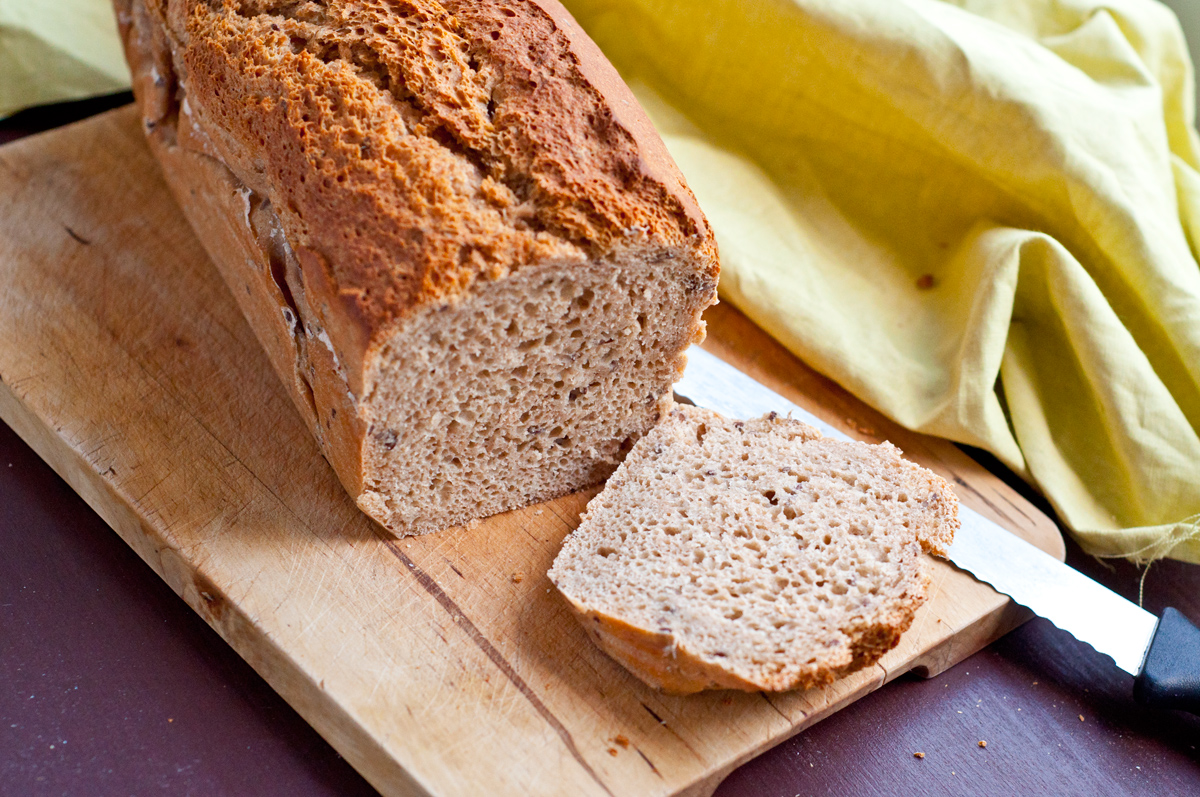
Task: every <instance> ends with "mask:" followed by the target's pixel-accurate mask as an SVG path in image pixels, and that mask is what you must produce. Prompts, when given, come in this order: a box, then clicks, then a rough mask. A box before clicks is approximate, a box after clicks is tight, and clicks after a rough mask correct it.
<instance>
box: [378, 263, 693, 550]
mask: <svg viewBox="0 0 1200 797" xmlns="http://www.w3.org/2000/svg"><path fill="white" fill-rule="evenodd" d="M713 287H714V286H713V284H712V283H711V282H709V281H704V280H699V279H697V278H696V277H695V273H694V266H693V265H692V264H691V263H688V262H687V261H686V260H685V259H683V258H681V259H680V261H679V262H677V263H674V264H673V263H671V262H664V263H662V264H659V265H658V266H656V267H654V268H650V267H648V266H647V264H645V263H638V262H634V263H630V264H628V265H620V264H613V263H590V264H586V265H581V264H579V263H566V264H561V265H550V266H541V267H529V268H526V269H523V270H522V271H520V272H518V273H516V274H514V275H512V276H510V277H508V278H507V279H505V280H503V281H501V282H499V283H493V284H492V285H491V286H489V287H488V289H487V290H486V291H479V292H476V293H475V294H474V295H472V296H470V297H469V298H467V299H464V300H461V301H458V302H453V303H449V304H446V305H444V306H441V307H438V308H431V309H429V310H426V311H423V312H421V313H418V314H416V315H414V317H413V319H412V321H411V322H410V323H408V324H406V325H405V326H404V327H402V328H401V329H400V330H398V331H397V333H396V335H395V336H394V337H393V339H392V342H391V343H390V344H388V345H387V346H385V347H383V348H382V350H381V351H380V352H379V353H378V354H377V356H375V358H374V359H373V365H372V370H371V376H370V379H369V387H368V391H367V394H366V396H365V397H364V400H363V402H362V405H361V406H363V407H364V411H365V414H366V416H367V423H368V429H369V431H368V433H367V435H366V437H365V438H364V441H363V451H364V454H363V473H364V479H363V492H362V494H361V496H360V498H359V505H360V506H362V507H363V508H364V509H365V510H366V511H367V512H368V514H370V515H371V516H372V517H374V518H375V519H376V520H378V521H379V522H380V523H381V524H383V525H384V526H386V527H387V528H389V529H391V530H392V531H394V532H395V533H398V534H401V535H404V534H420V533H425V532H430V531H437V530H439V529H442V528H447V527H450V526H455V525H461V524H462V523H465V522H467V521H469V520H471V519H474V518H479V517H485V516H488V515H493V514H496V513H498V512H503V511H506V510H509V509H514V508H516V507H521V506H526V505H528V504H531V503H536V502H539V501H545V500H549V499H551V498H555V497H557V496H560V495H565V494H567V493H569V492H573V491H575V490H578V489H580V488H582V487H586V486H589V485H592V484H597V483H599V482H601V481H603V480H604V479H605V478H607V477H608V476H609V475H610V474H611V473H612V472H613V471H614V470H615V469H616V467H617V465H618V464H620V461H621V460H622V459H623V458H624V457H625V455H626V454H627V453H628V452H629V450H630V449H631V447H632V446H633V444H634V442H635V441H636V440H637V439H638V438H640V437H641V436H642V435H643V434H645V433H646V432H647V431H649V430H650V429H651V428H652V427H653V426H654V424H655V423H657V422H658V421H659V420H660V419H661V417H662V416H663V414H664V413H665V412H666V411H667V410H668V409H669V408H670V407H671V406H672V404H671V385H672V384H673V383H674V382H675V381H676V380H677V379H678V378H679V375H680V374H681V373H682V370H683V365H684V351H685V350H686V349H687V346H688V345H690V344H691V343H692V342H694V341H696V340H698V339H700V338H702V337H703V324H702V323H701V322H700V320H699V317H700V313H701V311H702V310H703V309H704V308H705V307H707V306H708V305H709V304H710V303H711V301H712V296H713Z"/></svg>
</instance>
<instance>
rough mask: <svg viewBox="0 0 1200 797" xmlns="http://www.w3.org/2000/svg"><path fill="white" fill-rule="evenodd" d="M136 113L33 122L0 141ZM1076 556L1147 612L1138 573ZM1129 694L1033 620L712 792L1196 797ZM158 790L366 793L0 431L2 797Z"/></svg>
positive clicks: (1197, 603) (1198, 788)
mask: <svg viewBox="0 0 1200 797" xmlns="http://www.w3.org/2000/svg"><path fill="white" fill-rule="evenodd" d="M127 100H128V95H118V96H116V97H113V98H106V99H101V100H94V101H88V102H82V103H70V104H66V105H61V106H55V107H53V108H49V109H40V110H36V111H32V112H26V113H24V114H20V115H18V116H17V117H14V118H12V119H10V120H8V121H5V122H0V142H3V141H6V140H11V139H13V138H16V137H19V136H20V135H24V134H28V133H31V132H36V131H38V130H42V129H46V128H49V127H54V126H57V125H60V124H64V123H66V122H69V121H73V120H75V119H78V118H82V117H83V116H87V115H90V114H92V113H96V112H98V111H101V110H105V109H107V108H109V107H115V106H116V105H119V104H122V103H124V102H126V101H127ZM984 459H985V464H988V465H989V467H992V468H993V469H994V470H997V472H1000V471H1001V470H1002V469H1001V468H1000V467H999V466H998V465H996V463H994V462H992V461H987V460H986V458H984ZM1001 475H1004V476H1006V477H1008V475H1007V474H1004V473H1001ZM1198 489H1200V486H1198ZM1027 494H1028V493H1027ZM1034 500H1035V501H1036V500H1037V499H1036V498H1034ZM1039 505H1041V506H1042V507H1043V508H1045V505H1044V503H1041V502H1039ZM1068 550H1069V553H1068V561H1069V562H1070V564H1072V565H1074V566H1075V567H1077V568H1079V569H1080V570H1083V571H1084V572H1086V573H1087V574H1088V575H1090V576H1092V577H1093V578H1096V579H1098V580H1099V581H1101V582H1103V583H1105V584H1107V585H1108V586H1110V587H1112V588H1113V589H1115V590H1117V591H1118V592H1120V593H1122V594H1124V595H1126V596H1127V597H1130V598H1132V599H1134V600H1136V599H1137V594H1138V582H1139V579H1140V577H1141V571H1139V570H1138V569H1137V568H1134V567H1132V566H1131V565H1128V564H1126V563H1124V562H1119V563H1116V564H1107V565H1101V564H1100V563H1098V562H1096V561H1095V560H1093V559H1091V558H1090V557H1088V556H1086V555H1084V554H1083V553H1082V552H1081V551H1080V550H1079V549H1078V547H1076V546H1074V545H1073V544H1068ZM1145 605H1146V608H1148V609H1150V610H1151V611H1155V612H1160V611H1161V610H1162V608H1163V607H1165V606H1175V607H1176V608H1178V609H1180V610H1181V611H1183V612H1184V613H1185V614H1187V615H1188V616H1189V617H1190V618H1191V619H1192V620H1193V621H1200V567H1197V566H1192V565H1185V564H1180V563H1177V562H1162V563H1158V564H1155V565H1154V566H1153V567H1152V568H1151V569H1150V571H1149V573H1148V575H1147V577H1146V579H1145ZM1132 681H1133V679H1132V678H1131V677H1130V676H1128V675H1126V674H1125V673H1123V672H1121V671H1119V670H1117V669H1116V667H1114V666H1113V665H1112V663H1111V661H1110V660H1108V659H1106V658H1105V657H1103V656H1101V655H1099V654H1097V653H1096V652H1095V651H1093V650H1092V649H1091V648H1089V647H1088V646H1086V645H1083V644H1081V643H1079V642H1076V641H1075V640H1074V639H1073V638H1072V637H1071V636H1070V635H1068V634H1066V633H1064V632H1062V631H1059V630H1058V629H1056V628H1055V627H1054V626H1052V625H1051V624H1050V623H1048V622H1046V621H1045V620H1041V619H1037V620H1033V621H1032V622H1030V623H1028V624H1026V625H1025V626H1023V627H1022V628H1020V629H1018V630H1017V631H1014V632H1013V633H1011V634H1009V635H1008V636H1007V637H1005V638H1004V639H1002V640H1000V641H999V642H997V643H995V644H993V645H992V646H991V647H989V648H987V649H986V650H984V651H982V652H980V653H978V654H976V655H975V656H973V657H972V658H970V659H968V660H967V661H966V662H964V663H963V664H960V665H959V666H957V667H955V668H954V669H952V670H950V671H949V672H947V673H945V674H943V675H941V676H939V677H937V678H934V679H932V680H928V681H924V680H920V679H918V678H915V677H913V676H902V677H901V678H900V679H898V680H897V681H895V682H893V683H892V684H890V685H888V686H887V687H884V688H883V689H881V690H879V691H878V692H875V693H874V694H872V695H869V696H867V697H865V698H863V699H862V700H860V701H858V702H857V703H855V704H854V705H852V706H850V707H849V708H846V709H844V710H842V711H841V712H839V713H838V714H835V715H834V716H833V717H831V718H829V719H826V720H825V721H824V722H822V723H820V724H818V725H816V726H815V727H813V728H810V729H809V730H807V731H805V732H804V733H802V734H800V735H798V736H796V737H794V738H792V739H791V740H789V741H787V742H784V743H783V744H781V745H780V746H778V747H776V748H775V749H774V750H772V751H770V752H768V753H766V754H765V755H763V756H761V757H759V758H758V759H756V760H754V761H752V762H750V763H749V764H747V765H746V766H744V767H742V768H741V769H739V770H737V771H736V772H734V773H733V774H732V775H731V776H730V777H729V779H728V780H726V781H725V783H724V784H723V785H722V786H721V788H720V790H719V791H718V794H719V795H723V797H734V795H746V796H747V797H749V795H754V796H755V797H777V796H778V797H793V795H826V794H828V795H847V794H863V795H876V794H878V795H907V794H926V795H942V794H945V795H974V794H980V795H984V794H986V795H1002V794H1052V795H1060V794H1061V795H1073V794H1080V795H1084V794H1086V795H1121V794H1130V795H1140V796H1141V797H1146V796H1147V795H1187V794H1200V753H1198V751H1197V747H1198V746H1200V718H1196V717H1193V716H1191V715H1188V714H1182V713H1171V712H1158V711H1148V710H1144V709H1142V708H1140V707H1139V706H1137V705H1136V704H1134V703H1133V702H1132V699H1131V698H1130V689H1131V686H1132ZM980 740H986V741H987V747H986V749H984V748H980V747H979V746H978V742H979V741H980ZM918 751H920V752H923V753H924V754H925V757H924V758H923V759H917V758H915V757H914V756H913V753H914V752H918ZM168 791H169V792H171V793H173V794H196V795H224V794H229V795H244V794H254V795H261V796H262V797H270V796H271V795H281V796H282V797H297V795H327V794H328V795H335V794H336V795H355V794H372V793H374V792H373V791H372V789H371V787H370V786H369V785H367V783H366V782H365V781H363V779H362V778H361V777H359V776H358V774H357V773H356V772H355V771H354V770H353V769H352V768H351V767H350V766H349V765H348V764H347V763H346V762H345V761H343V760H342V758H341V757H340V756H339V755H338V754H337V753H336V752H335V751H334V750H333V748H331V747H330V746H329V745H328V744H326V743H325V742H324V740H322V739H321V737H320V736H318V735H317V734H316V732H315V731H313V730H312V729H311V728H310V727H309V726H308V725H307V724H306V723H305V722H304V720H302V719H301V718H300V717H299V715H297V714H296V713H295V712H294V711H293V710H292V709H291V708H290V707H289V706H288V705H287V703H285V702H284V701H283V700H282V699H281V698H280V697H279V696H278V695H276V694H275V693H274V692H273V691H272V690H271V688H270V687H269V686H268V685H267V684H266V682H264V681H263V680H262V679H261V678H259V677H258V675H257V674H256V673H255V672H254V671H253V670H251V669H250V667H249V666H248V665H247V664H246V663H245V662H243V661H242V660H241V659H240V658H239V657H238V656H237V654H236V653H234V652H233V650H232V649H231V648H229V647H228V646H227V645H226V644H225V642H224V641H222V640H221V638H220V637H219V636H217V634H216V633H215V632H213V631H212V630H211V629H210V628H209V627H208V626H207V625H206V624H205V623H204V622H203V621H202V620H201V619H200V618H199V617H198V616H197V615H195V614H194V613H193V612H192V611H191V609H189V608H188V607H187V605H186V604H184V602H183V601H182V600H180V599H179V598H178V597H176V595H175V594H174V593H173V592H171V590H170V589H169V588H168V587H167V586H166V585H165V584H164V583H163V582H162V581H161V580H159V578H158V576H157V575H155V574H154V572H153V571H152V570H150V568H149V567H148V566H146V565H145V564H144V563H143V562H142V561H141V560H140V559H139V558H138V557H137V556H136V555H135V554H134V553H133V551H132V550H131V549H129V548H128V547H127V546H126V545H125V544H124V543H123V542H122V541H121V539H120V538H119V537H117V535H116V534H115V533H113V532H112V531H111V530H110V529H109V528H108V526H107V525H106V524H105V523H104V521H102V520H101V519H100V518H99V517H97V516H96V514H95V513H94V512H92V510H91V509H90V508H89V507H88V506H87V504H85V503H84V502H83V501H82V500H81V499H80V498H79V497H78V496H76V495H75V494H74V493H73V492H72V491H71V489H70V488H69V487H67V485H66V484H65V483H64V482H62V480H60V479H59V478H58V477H57V476H56V475H55V474H54V472H53V471H51V470H50V468H49V467H47V466H46V465H45V464H44V463H43V462H42V461H41V460H40V459H39V458H38V457H37V455H35V454H34V453H33V452H32V451H31V450H30V449H29V448H28V447H27V446H26V445H25V444H24V443H23V442H22V441H21V440H20V439H19V438H18V437H17V436H16V435H15V434H14V433H13V432H12V431H11V430H10V429H8V427H7V426H4V425H3V423H0V795H26V794H29V795H39V794H70V795H76V794H78V795H95V794H147V793H156V792H168ZM481 793H482V792H481Z"/></svg>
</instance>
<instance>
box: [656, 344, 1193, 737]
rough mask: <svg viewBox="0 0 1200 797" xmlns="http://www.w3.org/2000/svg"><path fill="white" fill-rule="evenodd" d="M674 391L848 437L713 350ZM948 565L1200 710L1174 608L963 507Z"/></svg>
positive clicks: (718, 407)
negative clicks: (1119, 587) (1125, 590)
mask: <svg viewBox="0 0 1200 797" xmlns="http://www.w3.org/2000/svg"><path fill="white" fill-rule="evenodd" d="M675 393H676V395H678V396H681V397H683V398H684V399H686V400H688V401H690V402H692V403H693V404H695V405H697V406H699V407H704V408H706V409H710V410H715V411H716V412H719V413H721V414H723V415H726V416H729V417H734V418H754V417H758V416H760V415H763V414H765V413H768V412H778V413H780V414H790V416H791V417H792V418H795V419H797V420H800V421H803V422H804V423H807V424H810V425H812V426H815V427H817V428H818V429H820V430H821V433H822V434H823V435H825V436H826V437H833V438H837V439H839V440H850V439H851V438H850V437H848V436H847V435H845V434H843V433H842V432H840V431H838V430H837V429H834V428H833V427H832V426H830V425H829V424H827V423H825V422H824V421H822V420H820V419H819V418H816V417H815V416H813V415H811V414H810V413H808V412H805V411H804V410H803V409H801V408H800V407H797V406H796V405H795V404H793V403H791V402H790V401H788V400H787V399H785V398H784V397H783V396H780V395H779V394H778V393H775V392H774V391H772V390H770V389H769V388H767V387H765V386H763V385H761V384H759V383H758V382H756V381H754V380H753V379H751V378H750V377H748V376H746V375H745V374H743V373H742V372H741V371H739V370H737V369H736V368H734V367H733V366H731V365H729V364H727V363H725V362H724V361H722V360H721V359H719V358H717V357H715V356H714V355H712V354H709V353H708V352H706V351H704V350H703V349H700V348H698V347H696V346H692V347H691V348H690V349H689V350H688V365H687V369H686V370H685V372H684V375H683V379H682V380H680V381H679V382H678V383H677V384H676V385H675ZM959 521H960V523H961V528H960V529H959V531H958V533H957V534H955V536H954V544H953V545H951V546H950V556H949V558H950V561H951V562H952V563H953V564H954V565H955V566H956V567H958V568H959V569H961V570H965V571H966V572H968V573H970V574H971V575H972V576H974V577H975V578H976V579H978V580H979V581H982V582H984V583H986V584H988V585H990V586H991V587H992V588H993V589H995V590H996V591H997V592H1000V593H1002V594H1004V595H1007V596H1008V597H1010V598H1012V599H1013V600H1014V601H1016V602H1017V603H1019V604H1021V605H1022V606H1025V607H1027V608H1029V609H1031V610H1033V611H1034V612H1035V613H1037V614H1038V615H1040V616H1042V617H1045V618H1046V619H1047V620H1049V621H1050V622H1052V623H1054V624H1055V625H1056V626H1058V627H1059V628H1061V629H1063V630H1065V631H1067V632H1069V633H1071V634H1072V635H1074V636H1075V638H1076V639H1079V640H1080V641H1083V642H1086V643H1088V644H1089V645H1091V646H1092V647H1093V648H1095V649H1096V650H1098V651H1099V652H1101V653H1103V654H1105V655H1107V656H1109V657H1111V658H1112V660H1113V661H1114V662H1115V663H1116V665H1117V666H1118V667H1120V668H1121V669H1122V670H1124V671H1125V672H1127V673H1129V674H1130V675H1132V676H1134V679H1135V680H1134V685H1133V694H1134V697H1135V698H1136V699H1137V700H1138V701H1139V702H1141V703H1143V704H1145V705H1147V706H1152V707H1156V708H1172V709H1182V710H1184V711H1189V712H1191V713H1193V714H1200V629H1197V628H1196V626H1194V625H1192V623H1191V622H1189V621H1188V619H1187V618H1186V617H1184V616H1183V614H1182V613H1181V612H1179V611H1176V610H1175V609H1171V608H1168V609H1167V610H1166V611H1165V612H1164V613H1163V616H1162V617H1161V618H1159V617H1155V616H1154V615H1153V614H1151V613H1150V612H1148V611H1146V610H1144V609H1142V608H1141V607H1139V606H1137V605H1135V604H1133V603H1131V602H1130V601H1127V600H1125V599H1124V598H1122V597H1121V596H1120V595H1118V594H1117V593H1115V592H1113V591H1112V590H1110V589H1108V588H1107V587H1104V586H1103V585H1101V584H1099V583H1097V582H1096V581H1093V580H1092V579H1090V578H1088V577H1087V576H1085V575H1083V574H1082V573H1080V572H1079V571H1078V570H1075V569H1073V568H1071V567H1069V566H1068V565H1066V564H1063V563H1062V562H1060V561H1058V560H1057V559H1055V558H1054V557H1053V556H1050V555H1049V554H1047V553H1045V552H1043V551H1042V550H1041V549H1039V548H1037V547H1036V546H1034V545H1031V544H1029V543H1028V542H1026V541H1025V540H1023V539H1021V538H1020V537H1018V536H1016V535H1015V534H1011V533H1009V532H1007V531H1005V530H1004V529H1003V528H1002V527H1000V526H998V525H997V524H995V523H993V522H992V521H990V520H988V519H986V518H984V517H983V516H982V515H980V514H979V513H977V512H975V511H974V510H972V509H970V508H969V507H966V506H962V505H960V506H959Z"/></svg>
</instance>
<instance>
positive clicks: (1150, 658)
mask: <svg viewBox="0 0 1200 797" xmlns="http://www.w3.org/2000/svg"><path fill="white" fill-rule="evenodd" d="M1133 696H1134V698H1135V699H1136V700H1137V701H1138V702H1139V703H1144V704H1146V705H1147V706H1153V707H1154V708H1176V709H1182V710H1183V711H1190V712H1191V713H1193V714H1200V628H1196V626H1194V625H1192V624H1191V622H1189V621H1188V619H1187V618H1186V617H1184V616H1183V614H1182V613H1181V612H1178V611H1176V610H1175V609H1170V608H1168V609H1167V610H1166V611H1165V612H1163V616H1162V619H1161V620H1159V621H1158V629H1157V630H1155V632H1154V638H1153V639H1151V640H1150V650H1149V651H1148V652H1147V653H1146V661H1145V664H1144V665H1143V666H1142V673H1141V675H1139V676H1138V677H1137V680H1135V681H1134V682H1133Z"/></svg>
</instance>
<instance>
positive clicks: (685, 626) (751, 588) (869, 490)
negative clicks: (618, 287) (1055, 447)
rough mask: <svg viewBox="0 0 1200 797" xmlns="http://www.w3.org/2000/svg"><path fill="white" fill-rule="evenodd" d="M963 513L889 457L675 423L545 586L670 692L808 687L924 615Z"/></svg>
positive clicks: (742, 429) (636, 452)
mask: <svg viewBox="0 0 1200 797" xmlns="http://www.w3.org/2000/svg"><path fill="white" fill-rule="evenodd" d="M957 512H958V501H957V499H956V498H955V496H954V494H953V492H952V491H951V489H950V487H949V485H947V484H946V482H945V481H944V480H943V479H941V478H940V477H938V476H936V475H935V474H933V473H931V472H929V471H928V470H925V469H924V468H920V467H918V466H916V465H914V464H912V463H909V462H907V461H905V460H904V459H902V458H901V456H900V452H899V451H898V450H897V449H896V448H895V447H893V446H891V445H890V444H888V443H883V444H881V445H870V444H867V443H860V442H843V441H839V440H833V439H829V438H824V437H822V436H821V434H820V432H818V431H817V430H816V429H813V428H812V427H810V426H808V425H806V424H803V423H800V422H799V421H794V420H790V419H786V418H782V417H778V416H776V415H774V414H772V415H768V416H764V417H763V418H761V419H758V420H751V421H745V422H742V421H731V420H727V419H725V418H723V417H721V416H719V415H717V414H716V413H713V412H709V411H707V410H702V409H697V408H694V407H682V406H681V407H677V408H676V409H675V410H673V411H672V412H671V413H670V415H669V416H668V417H667V418H666V419H665V420H664V421H663V422H662V423H661V424H659V426H658V427H656V428H655V429H654V430H653V431H652V432H650V434H648V435H647V436H645V437H643V438H642V439H641V440H640V441H638V443H637V444H636V445H635V446H634V447H633V450H632V452H630V455H629V457H628V458H627V459H626V460H625V462H624V463H623V464H622V465H621V467H620V468H619V469H618V470H617V472H616V473H615V474H614V475H613V476H612V478H611V479H610V480H609V482H608V485H607V486H606V487H605V489H604V490H603V492H601V493H600V494H599V495H598V496H596V497H595V498H594V499H592V502H591V503H590V504H589V505H588V508H587V511H586V513H585V514H584V516H583V519H582V521H581V522H580V524H579V527H578V529H576V531H575V532H574V533H573V534H572V535H571V536H569V537H568V538H567V540H566V542H565V543H564V545H563V548H562V551H561V552H560V553H559V555H558V557H557V558H556V559H555V562H554V566H553V568H552V569H551V571H550V578H551V580H552V581H553V582H554V584H555V586H557V587H558V589H559V591H560V592H561V593H562V594H563V595H564V596H565V597H566V598H567V600H568V602H569V603H570V605H571V606H572V607H573V609H574V610H575V612H576V614H577V616H578V618H579V620H580V621H581V622H582V623H583V625H584V627H585V628H587V629H588V630H589V631H590V632H591V633H592V635H593V636H594V637H595V638H596V640H597V642H598V643H599V644H600V646H601V647H602V648H603V649H604V650H606V651H607V652H608V653H609V654H610V655H612V656H613V658H615V659H616V660H617V661H618V662H620V663H621V664H623V665H624V666H625V667H627V668H628V669H629V670H631V671H632V672H633V673H634V674H635V675H637V676H638V677H639V678H641V679H642V680H644V681H645V682H646V683H648V684H650V685H651V686H654V687H657V688H660V689H663V690H665V691H668V692H673V693H690V692H696V691H699V690H702V689H712V688H727V689H742V690H747V691H757V690H769V691H779V690H787V689H798V688H800V689H802V688H808V687H813V686H817V685H820V684H825V683H828V682H830V681H832V680H833V679H834V678H837V677H839V676H842V675H845V674H847V673H850V672H852V671H854V670H857V669H859V668H862V667H865V666H867V665H868V664H870V663H872V662H874V661H875V660H877V659H878V658H879V657H880V656H881V655H883V653H885V652H886V651H888V650H889V649H891V648H892V647H894V646H895V645H896V643H897V642H898V641H899V639H900V635H901V633H903V632H904V631H905V630H906V629H907V628H908V627H909V625H910V624H911V623H912V618H913V614H914V612H915V611H916V609H917V608H918V607H919V606H920V605H921V604H922V603H923V602H924V600H925V589H926V583H927V576H926V575H925V571H924V566H925V565H924V562H923V559H924V557H923V556H922V552H923V551H924V552H933V553H937V554H940V555H945V553H946V549H947V548H948V547H949V545H950V542H951V541H952V539H953V534H954V530H955V529H956V528H957V526H958V520H957Z"/></svg>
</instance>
